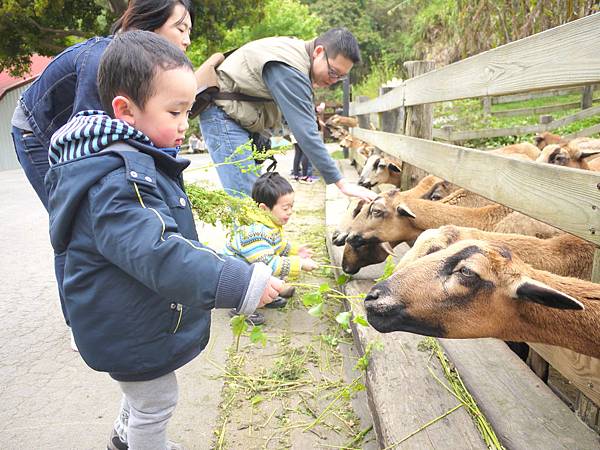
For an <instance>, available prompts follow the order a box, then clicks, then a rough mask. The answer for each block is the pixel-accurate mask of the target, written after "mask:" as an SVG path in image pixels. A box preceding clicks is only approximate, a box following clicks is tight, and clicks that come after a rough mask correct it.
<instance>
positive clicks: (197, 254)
mask: <svg viewBox="0 0 600 450" xmlns="http://www.w3.org/2000/svg"><path fill="white" fill-rule="evenodd" d="M188 164H189V161H187V160H183V159H176V158H173V157H171V156H168V155H166V154H164V153H162V152H161V151H160V150H158V149H156V148H154V147H152V146H150V145H145V144H142V143H139V142H135V141H128V144H124V143H119V144H115V145H113V146H111V147H109V148H108V149H107V150H104V151H102V152H100V153H96V154H92V155H89V156H84V157H81V158H77V159H74V160H70V161H67V162H63V163H60V164H56V165H54V166H52V167H51V169H50V171H49V172H48V174H47V176H46V188H47V189H48V192H49V200H50V201H49V209H50V238H51V241H52V245H53V247H54V249H55V251H56V252H57V253H65V254H66V265H65V279H64V284H63V288H64V293H65V302H66V307H67V309H68V312H69V317H70V319H71V326H72V330H73V334H74V337H75V341H76V343H77V346H78V348H79V351H80V354H81V356H82V357H83V359H84V360H85V362H86V363H87V364H88V365H89V366H90V367H91V368H93V369H95V370H99V371H104V372H109V373H110V375H111V376H112V377H113V378H115V379H117V380H120V381H142V380H149V379H154V378H157V377H159V376H162V375H164V374H166V373H168V372H170V371H172V370H175V369H177V368H179V367H181V366H182V365H184V364H186V363H187V362H188V361H190V360H191V359H193V358H194V357H195V356H197V355H198V354H199V353H200V351H201V350H202V349H203V348H204V347H205V345H206V343H207V341H208V338H209V331H210V311H211V309H212V308H214V307H222V308H235V307H239V308H242V309H243V303H244V302H247V301H248V298H247V294H248V293H249V292H251V291H252V290H254V291H255V292H256V291H260V292H262V289H264V284H265V283H266V281H265V280H266V278H268V276H270V271H267V274H266V275H267V276H266V278H265V277H263V278H262V281H261V284H260V286H258V287H259V288H260V289H256V287H257V286H256V283H255V285H254V287H253V288H252V284H250V283H252V282H253V280H254V281H256V278H260V277H257V276H255V275H256V273H258V272H259V271H260V269H261V268H260V267H258V268H257V267H255V266H250V265H248V264H246V263H244V262H241V261H239V260H237V259H235V258H230V257H226V256H222V255H218V254H216V253H215V252H214V251H213V250H211V249H209V248H208V247H205V246H204V245H202V244H201V243H200V242H198V236H197V233H196V228H195V225H194V219H193V216H192V211H191V209H190V204H189V200H188V198H187V196H186V194H185V193H184V191H183V187H182V184H181V171H182V170H183V169H184V168H185V167H187V166H188ZM249 284H250V286H251V288H249V287H248V286H249ZM259 297H260V295H259ZM250 303H252V305H251V309H252V310H253V309H254V308H255V307H256V304H257V303H258V298H255V299H254V300H252V301H251V302H250Z"/></svg>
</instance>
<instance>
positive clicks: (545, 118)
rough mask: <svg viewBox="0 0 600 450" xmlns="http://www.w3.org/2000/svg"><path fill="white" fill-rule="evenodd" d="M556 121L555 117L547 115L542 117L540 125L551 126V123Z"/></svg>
mask: <svg viewBox="0 0 600 450" xmlns="http://www.w3.org/2000/svg"><path fill="white" fill-rule="evenodd" d="M553 120H554V117H552V116H549V115H547V114H545V115H543V116H540V124H542V125H546V124H549V123H550V122H552V121H553Z"/></svg>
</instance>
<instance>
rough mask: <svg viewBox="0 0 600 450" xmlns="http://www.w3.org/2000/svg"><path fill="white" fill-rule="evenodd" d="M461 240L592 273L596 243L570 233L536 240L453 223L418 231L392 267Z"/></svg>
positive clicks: (540, 265) (569, 272)
mask: <svg viewBox="0 0 600 450" xmlns="http://www.w3.org/2000/svg"><path fill="white" fill-rule="evenodd" d="M465 239H479V240H484V241H494V242H496V243H498V244H501V245H503V246H506V247H507V248H508V249H510V251H511V252H512V253H513V254H514V255H516V256H518V257H519V258H520V259H522V260H523V261H524V262H526V263H527V264H531V266H532V267H534V268H535V269H540V270H546V271H548V272H552V273H555V274H557V275H562V276H565V277H577V278H583V279H586V280H589V279H590V278H591V275H592V263H593V259H594V250H595V249H596V246H595V245H594V244H592V243H590V242H587V241H585V240H583V239H580V238H578V237H575V236H573V235H571V234H567V233H564V234H561V235H559V236H555V237H553V238H550V239H538V238H536V237H533V236H523V235H521V234H509V233H495V232H490V231H483V230H478V229H477V228H467V227H457V226H455V225H444V226H443V227H440V228H432V229H430V230H425V231H424V232H423V233H421V235H420V236H419V238H418V239H417V240H416V241H415V243H414V245H413V246H412V248H411V249H410V250H409V251H407V252H406V253H405V254H404V256H403V257H402V259H401V260H400V262H399V263H398V265H397V266H396V270H399V269H401V268H402V267H405V266H407V265H408V264H410V263H412V262H413V261H415V260H417V259H419V258H421V257H423V256H425V255H429V254H431V253H434V252H437V251H439V250H442V249H445V248H447V247H449V246H450V245H452V244H454V243H455V242H458V241H463V240H465Z"/></svg>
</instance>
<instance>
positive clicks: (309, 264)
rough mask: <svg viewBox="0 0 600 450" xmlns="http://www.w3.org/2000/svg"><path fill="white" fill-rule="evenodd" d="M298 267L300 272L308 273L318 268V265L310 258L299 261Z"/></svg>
mask: <svg viewBox="0 0 600 450" xmlns="http://www.w3.org/2000/svg"><path fill="white" fill-rule="evenodd" d="M300 267H301V268H302V270H308V271H309V272H310V271H311V270H315V269H316V268H317V267H319V264H318V263H317V262H316V261H313V260H312V259H310V258H305V259H303V260H302V261H301V263H300Z"/></svg>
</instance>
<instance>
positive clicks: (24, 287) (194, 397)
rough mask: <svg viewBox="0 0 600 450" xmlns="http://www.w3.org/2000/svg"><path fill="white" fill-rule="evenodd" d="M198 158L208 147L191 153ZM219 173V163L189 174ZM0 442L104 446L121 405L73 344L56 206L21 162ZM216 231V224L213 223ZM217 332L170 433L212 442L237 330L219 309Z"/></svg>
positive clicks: (0, 336)
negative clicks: (61, 284)
mask: <svg viewBox="0 0 600 450" xmlns="http://www.w3.org/2000/svg"><path fill="white" fill-rule="evenodd" d="M190 159H192V160H193V163H194V165H195V166H201V165H204V164H206V163H207V162H208V157H207V155H205V154H203V155H192V156H191V158H190ZM196 177H202V178H208V179H211V180H216V176H215V174H214V173H212V172H209V173H207V172H203V171H192V172H190V174H189V176H188V178H196ZM0 199H1V200H0V222H1V223H2V233H1V236H0V248H1V249H2V258H1V262H0V267H1V272H2V280H3V281H2V283H0V298H1V299H2V302H0V317H2V327H0V379H2V383H1V385H0V405H2V406H1V409H0V448H1V449H3V450H12V449H27V450H29V449H47V450H50V449H102V448H105V442H106V439H107V437H108V433H109V431H110V429H111V426H112V422H113V420H114V417H115V415H116V414H117V410H118V403H119V399H120V394H119V389H118V386H117V384H116V383H115V382H114V381H112V380H111V379H110V378H109V377H108V375H106V374H103V373H98V372H94V371H93V370H91V369H89V368H88V367H87V366H86V365H85V364H84V363H83V361H82V360H81V358H80V357H79V355H78V354H77V353H75V352H73V351H71V349H70V346H69V332H68V329H67V327H66V326H65V324H64V321H63V318H62V314H61V311H60V306H59V301H58V295H57V290H56V285H55V279H54V272H53V270H54V269H53V257H52V248H51V246H50V242H49V238H48V216H47V214H46V211H45V210H44V208H43V206H42V204H41V203H40V201H39V200H38V198H37V197H36V196H35V193H34V192H33V189H32V188H31V187H30V186H29V184H28V183H27V180H26V179H25V176H24V175H23V173H22V172H21V171H20V170H11V171H3V172H0ZM211 236H215V234H214V233H213V232H212V231H211ZM212 330H213V331H212V336H211V342H210V343H209V345H208V347H207V349H206V350H205V351H204V352H203V353H202V355H201V357H199V358H196V359H195V360H194V361H193V362H192V363H190V364H188V365H187V366H185V367H184V368H182V369H181V370H179V371H178V372H177V373H178V378H179V381H180V390H181V394H180V399H181V400H180V404H179V406H178V408H177V411H176V414H175V416H174V418H173V420H172V422H171V425H170V429H171V430H173V434H172V436H171V438H173V439H174V440H181V441H183V442H185V443H186V444H188V446H190V445H191V443H194V444H193V445H192V446H191V448H194V449H205V448H209V444H210V442H211V439H212V424H213V423H214V421H215V420H214V419H215V418H216V416H217V414H218V409H217V407H218V404H219V402H220V397H219V393H220V391H221V385H222V383H221V381H220V380H217V379H213V377H214V376H215V375H217V374H218V371H217V369H216V368H214V365H213V364H211V362H216V363H217V364H219V365H220V366H222V365H223V363H224V360H225V351H224V349H225V348H226V347H227V346H229V345H230V344H231V332H230V330H229V324H228V318H227V317H226V313H225V312H224V311H216V312H215V313H214V314H213V328H212Z"/></svg>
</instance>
